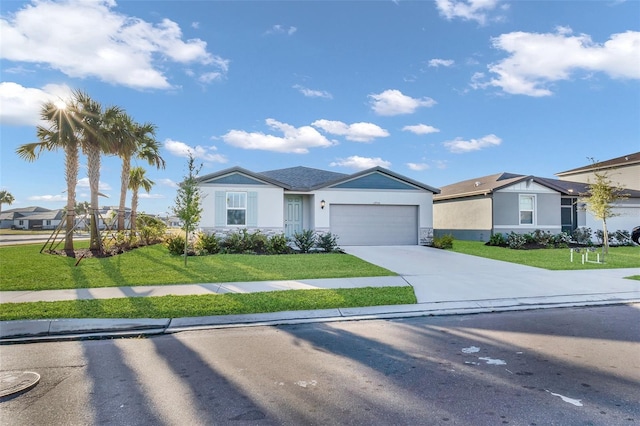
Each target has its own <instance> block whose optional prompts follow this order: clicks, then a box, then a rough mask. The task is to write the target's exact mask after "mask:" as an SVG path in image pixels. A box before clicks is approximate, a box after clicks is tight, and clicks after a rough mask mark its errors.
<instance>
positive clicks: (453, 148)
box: [444, 134, 502, 154]
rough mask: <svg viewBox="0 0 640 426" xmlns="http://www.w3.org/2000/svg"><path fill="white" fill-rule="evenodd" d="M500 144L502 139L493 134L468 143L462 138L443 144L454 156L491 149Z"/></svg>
mask: <svg viewBox="0 0 640 426" xmlns="http://www.w3.org/2000/svg"><path fill="white" fill-rule="evenodd" d="M501 143H502V139H500V138H499V137H497V136H496V135H494V134H490V135H486V136H483V137H481V138H480V139H470V140H468V141H466V140H464V139H462V138H456V139H454V140H452V141H448V142H445V143H444V146H445V147H446V148H447V149H448V150H449V151H450V152H453V153H454V154H462V153H465V152H471V151H479V150H481V149H484V148H491V147H494V146H498V145H500V144H501Z"/></svg>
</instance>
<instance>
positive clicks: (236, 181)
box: [198, 167, 439, 245]
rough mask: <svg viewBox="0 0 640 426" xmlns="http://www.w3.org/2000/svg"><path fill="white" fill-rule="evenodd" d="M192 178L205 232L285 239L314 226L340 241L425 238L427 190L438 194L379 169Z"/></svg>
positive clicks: (238, 171) (429, 217) (429, 219)
mask: <svg viewBox="0 0 640 426" xmlns="http://www.w3.org/2000/svg"><path fill="white" fill-rule="evenodd" d="M198 183H199V186H200V189H201V191H202V193H203V196H204V197H203V212H202V218H201V221H200V227H201V228H202V229H203V230H204V231H208V232H216V233H229V232H233V231H235V230H238V229H241V228H247V229H249V230H250V231H252V230H254V231H255V230H260V231H261V232H263V233H264V234H267V235H273V234H279V233H282V234H284V235H285V236H287V237H291V236H292V235H294V234H295V233H296V232H300V231H302V230H314V231H317V232H320V233H326V232H331V233H333V234H335V235H337V236H338V237H339V240H338V243H339V244H341V245H412V244H427V243H430V242H431V239H432V233H433V211H432V201H433V194H437V193H438V192H439V190H438V189H436V188H433V187H431V186H428V185H425V184H423V183H420V182H417V181H415V180H412V179H410V178H408V177H405V176H402V175H399V174H397V173H394V172H392V171H390V170H387V169H384V168H381V167H374V168H371V169H368V170H364V171H361V172H359V173H355V174H344V173H336V172H331V171H326V170H319V169H313V168H308V167H292V168H286V169H279V170H271V171H266V172H259V173H258V172H253V171H249V170H246V169H243V168H240V167H233V168H230V169H226V170H222V171H219V172H215V173H211V174H208V175H206V176H202V177H200V178H199V179H198Z"/></svg>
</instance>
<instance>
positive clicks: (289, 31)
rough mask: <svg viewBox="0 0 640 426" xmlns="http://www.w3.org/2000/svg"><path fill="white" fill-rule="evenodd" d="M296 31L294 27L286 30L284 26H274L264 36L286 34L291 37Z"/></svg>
mask: <svg viewBox="0 0 640 426" xmlns="http://www.w3.org/2000/svg"><path fill="white" fill-rule="evenodd" d="M296 31H298V29H297V28H296V27H289V28H287V27H286V26H283V25H279V24H277V25H274V26H273V27H271V28H270V29H268V30H267V31H266V32H265V34H286V35H293V34H295V32H296Z"/></svg>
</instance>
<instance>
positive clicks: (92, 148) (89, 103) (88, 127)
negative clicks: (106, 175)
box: [73, 90, 121, 250]
mask: <svg viewBox="0 0 640 426" xmlns="http://www.w3.org/2000/svg"><path fill="white" fill-rule="evenodd" d="M73 101H74V103H75V105H74V108H75V110H76V113H77V114H78V116H79V117H80V118H81V120H82V125H81V127H80V139H79V143H80V147H81V148H82V152H83V153H84V154H85V155H86V156H87V175H88V176H89V189H90V192H91V199H90V204H91V221H90V227H89V228H90V237H89V238H90V242H89V249H90V250H99V249H100V234H99V232H98V221H97V220H96V212H97V211H98V210H99V208H100V205H99V201H98V195H99V192H98V187H99V184H100V160H101V155H102V154H103V153H111V152H113V145H114V143H113V140H112V138H110V137H109V133H108V131H107V130H108V129H107V123H109V122H111V120H113V117H116V116H117V115H118V114H120V113H121V110H120V108H118V107H110V108H108V109H107V110H103V109H102V106H101V105H100V103H99V102H96V101H94V100H93V99H91V97H90V96H89V95H88V94H86V93H85V92H82V91H79V90H76V91H74V92H73Z"/></svg>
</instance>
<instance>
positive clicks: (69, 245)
mask: <svg viewBox="0 0 640 426" xmlns="http://www.w3.org/2000/svg"><path fill="white" fill-rule="evenodd" d="M64 150H65V156H64V162H65V180H66V181H67V219H66V233H65V238H64V250H65V251H67V252H69V251H73V250H74V248H73V228H74V226H75V219H76V210H75V208H76V184H77V183H78V168H79V165H78V146H77V145H75V144H72V143H69V144H67V145H65V148H64Z"/></svg>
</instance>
